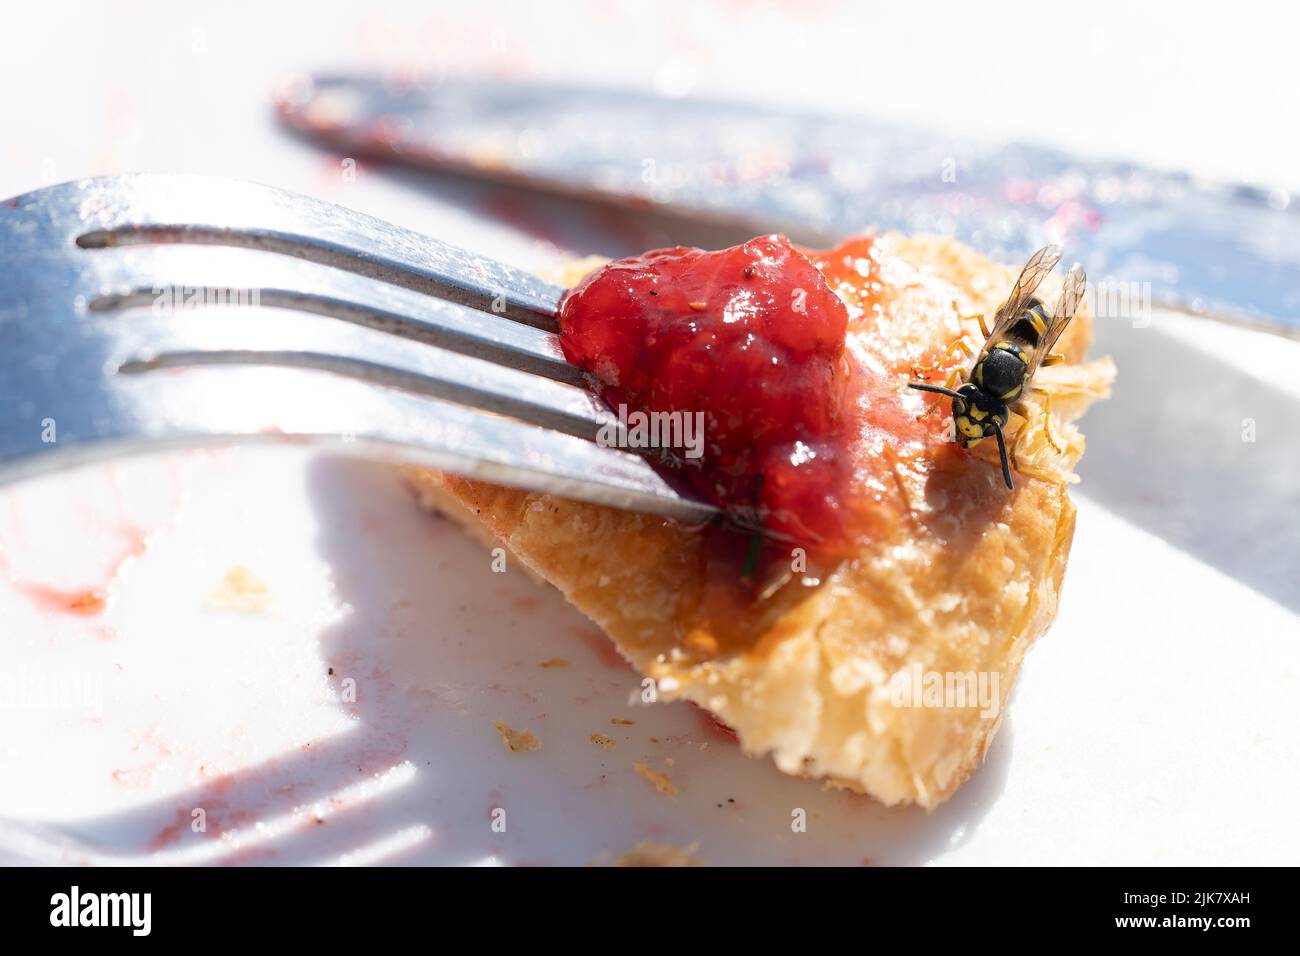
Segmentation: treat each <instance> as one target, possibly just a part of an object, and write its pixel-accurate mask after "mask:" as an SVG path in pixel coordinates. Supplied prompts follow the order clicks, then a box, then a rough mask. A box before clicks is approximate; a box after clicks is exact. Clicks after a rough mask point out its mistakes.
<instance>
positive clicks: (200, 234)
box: [0, 174, 718, 521]
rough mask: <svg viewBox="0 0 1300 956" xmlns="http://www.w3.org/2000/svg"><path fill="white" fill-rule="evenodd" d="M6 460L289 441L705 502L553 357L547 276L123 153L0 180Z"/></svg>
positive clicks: (285, 195)
mask: <svg viewBox="0 0 1300 956" xmlns="http://www.w3.org/2000/svg"><path fill="white" fill-rule="evenodd" d="M0 264H3V267H4V273H3V274H0V403H2V404H0V407H2V408H3V412H2V413H0V415H2V417H0V481H12V480H16V479H19V478H23V477H26V476H29V475H34V474H39V473H41V472H43V471H48V470H51V469H55V468H61V467H66V466H71V465H74V464H78V463H82V462H87V461H95V460H103V459H106V458H111V457H115V456H118V455H123V454H129V453H135V452H142V451H148V450H155V449H159V448H167V447H190V446H198V445H212V444H219V443H226V442H231V441H272V440H273V441H297V442H302V443H308V444H311V445H320V446H324V447H328V448H333V449H336V450H337V449H343V450H353V451H356V452H358V453H364V454H370V455H377V456H381V457H387V458H391V459H394V460H399V459H400V460H405V461H410V462H412V463H416V464H422V465H427V466H430V467H433V468H438V469H441V470H444V471H450V472H455V473H457V474H461V475H465V476H468V477H471V478H477V479H482V480H485V481H490V482H494V483H497V484H503V485H511V486H514V487H518V488H524V489H530V490H535V491H545V492H551V493H554V494H557V495H561V496H564V497H568V498H574V499H578V500H582V501H589V502H595V503H598V504H604V505H610V506H613V507H616V508H622V509H627V510H632V511H640V512H645V513H649V514H655V515H661V516H664V517H669V518H674V519H678V520H682V521H704V520H708V519H711V518H712V517H714V516H715V515H716V514H717V513H718V511H717V509H716V508H714V507H713V506H712V505H710V504H708V503H706V502H703V501H701V500H699V499H698V498H696V497H695V496H693V495H691V494H689V493H687V492H684V491H683V490H682V489H680V488H678V487H677V485H678V484H679V483H678V482H677V481H676V480H675V479H674V478H673V477H672V476H668V477H665V476H664V475H661V474H660V473H659V472H658V471H656V470H655V469H654V468H653V467H652V466H651V465H650V464H649V462H648V461H647V460H646V459H645V458H643V457H641V456H639V455H636V454H633V453H630V452H628V451H625V450H621V449H619V448H615V447H607V446H606V445H604V444H600V443H598V442H597V440H596V439H597V437H598V434H599V432H600V430H601V428H602V427H605V426H610V427H612V429H613V433H614V434H618V433H619V428H620V423H619V422H618V420H617V419H616V418H615V416H614V415H613V414H612V413H611V412H610V411H609V409H608V408H607V407H606V406H605V405H604V404H603V403H602V402H601V401H600V400H599V399H598V398H596V397H595V396H593V395H592V394H591V392H590V391H588V390H587V388H586V384H587V383H586V380H585V378H584V376H583V373H582V372H581V371H580V370H579V369H577V368H575V367H574V366H572V365H570V364H569V363H568V362H567V361H566V360H565V358H564V355H563V352H562V350H561V348H560V344H559V339H558V336H557V334H556V333H557V329H558V324H557V321H556V318H555V314H556V308H557V305H558V303H559V299H560V296H561V294H562V292H563V290H562V289H560V288H558V287H556V286H554V285H550V284H548V283H545V282H542V281H541V280H539V279H537V278H536V277H534V276H532V275H530V274H528V273H526V272H523V271H521V270H518V269H514V268H511V267H509V266H506V265H503V264H501V263H498V262H493V261H492V260H490V259H486V258H482V257H479V256H477V255H474V254H472V253H469V252H467V251H465V250H463V249H458V248H456V247H454V246H450V245H447V244H445V243H442V242H439V241H438V240H436V239H432V238H430V237H428V236H424V235H421V234H419V233H417V232H413V231H411V230H407V229H403V228H400V227H398V226H394V225H392V224H390V223H387V222H383V221H382V220H379V219H375V218H372V217H370V216H365V215H362V214H360V213H356V212H352V211H350V210H347V209H344V208H342V207H340V206H335V205H332V204H330V203H326V202H322V201H320V200H316V199H311V198H309V197H306V196H300V195H297V194H294V193H290V192H285V191H282V190H279V189H273V188H270V187H266V186H260V185H255V184H252V183H243V182H237V181H232V180H225V179H217V178H210V177H202V176H179V175H154V174H133V175H123V176H107V177H99V178H94V179H85V180H80V181H76V182H69V183H63V184H61V185H58V186H51V187H48V188H45V189H40V190H37V191H35V192H31V193H27V194H25V195H22V196H18V197H16V198H14V199H10V200H7V201H4V202H0Z"/></svg>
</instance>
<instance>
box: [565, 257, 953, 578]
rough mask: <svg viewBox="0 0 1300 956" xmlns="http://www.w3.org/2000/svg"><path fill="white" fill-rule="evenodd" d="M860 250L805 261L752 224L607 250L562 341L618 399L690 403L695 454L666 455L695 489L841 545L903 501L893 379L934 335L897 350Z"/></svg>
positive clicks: (902, 412) (638, 403) (912, 421)
mask: <svg viewBox="0 0 1300 956" xmlns="http://www.w3.org/2000/svg"><path fill="white" fill-rule="evenodd" d="M872 254H873V252H872V244H871V240H869V239H864V240H854V241H853V242H851V243H847V244H845V245H844V246H841V247H840V248H839V249H837V250H834V251H832V252H828V253H824V254H821V253H818V254H813V255H814V256H816V258H815V259H814V258H810V257H809V255H806V254H805V253H804V252H802V251H800V250H798V249H796V248H795V247H794V246H792V245H791V244H790V241H789V240H788V239H786V238H785V237H784V236H762V237H759V238H757V239H752V240H750V241H749V242H746V243H744V244H743V245H739V246H735V247H733V248H731V249H724V250H722V251H720V252H705V251H702V250H699V249H688V248H681V247H678V248H675V249H661V250H657V251H654V252H648V253H646V254H644V255H641V256H636V257H634V258H629V259H621V260H618V261H616V262H611V263H609V264H608V265H606V266H604V267H602V268H600V269H597V270H596V271H595V272H593V273H591V274H590V275H588V276H587V277H586V278H585V279H583V281H582V282H581V283H579V284H578V285H577V286H576V287H574V288H573V289H571V290H570V291H569V292H568V293H567V294H566V295H565V297H564V300H563V301H562V303H561V305H560V329H561V342H562V344H563V347H564V352H565V355H566V356H567V357H568V359H569V360H570V361H571V362H573V363H574V364H576V365H578V366H580V367H581V368H583V369H585V370H586V371H587V372H589V373H590V374H592V375H593V376H594V377H595V378H596V379H597V380H598V381H599V383H600V387H601V394H602V397H603V398H604V399H605V401H606V402H607V403H608V404H609V405H610V406H611V408H614V409H615V410H617V409H618V407H619V406H620V405H626V406H627V409H628V410H629V411H633V410H635V411H643V412H678V413H685V414H693V413H695V412H702V413H703V416H704V417H703V437H704V445H703V455H702V457H700V458H699V459H698V460H691V459H689V458H684V457H682V456H681V454H680V449H678V450H677V452H678V454H677V456H676V457H677V460H678V461H679V462H680V463H681V465H682V471H683V474H685V475H686V476H687V478H688V479H689V480H690V481H691V483H692V484H693V485H694V487H695V488H696V489H698V490H699V492H700V493H701V494H702V495H703V496H704V497H706V498H708V499H709V500H711V501H713V502H714V503H716V504H717V505H719V506H720V507H722V508H724V509H727V510H728V511H729V512H731V513H732V514H733V515H735V516H736V517H738V518H741V519H742V523H753V521H754V519H757V521H758V522H759V523H761V526H762V528H763V530H764V531H765V532H767V533H768V534H769V535H770V536H771V537H772V538H773V539H775V540H778V541H780V540H784V541H787V542H793V543H795V544H799V545H804V546H807V547H810V548H814V549H816V550H817V551H818V552H819V553H822V554H826V555H834V554H835V553H841V552H842V553H848V552H849V551H851V547H850V546H851V544H852V542H853V540H855V539H856V538H857V537H859V536H861V535H865V534H871V533H872V532H873V529H875V528H878V527H879V524H878V521H879V519H880V516H881V514H882V513H883V512H885V511H890V510H892V511H893V513H896V512H897V509H898V508H899V507H900V504H899V502H898V501H897V500H896V498H897V494H898V493H897V487H896V484H895V483H893V482H892V481H891V480H889V479H888V477H887V476H888V473H889V472H890V469H891V468H892V463H893V462H895V461H896V459H895V458H892V457H891V456H893V455H894V453H895V449H896V448H902V447H903V445H904V444H905V443H906V442H910V441H924V440H925V426H922V425H919V424H918V423H917V421H916V418H917V409H918V408H919V407H920V405H919V403H918V402H917V400H916V399H915V397H914V396H915V393H911V396H912V397H906V396H905V393H907V389H906V385H905V383H906V379H907V378H908V377H909V367H910V366H911V365H914V364H916V363H918V362H923V361H933V359H934V355H933V349H932V344H933V343H934V342H936V341H937V337H936V336H925V337H923V339H922V341H923V342H924V345H923V346H920V347H918V349H917V350H916V354H915V355H912V354H910V352H909V351H908V350H907V349H904V350H902V351H901V352H900V351H899V348H898V338H899V336H897V335H894V334H892V333H891V330H890V329H889V328H888V325H887V321H886V320H885V319H882V317H881V316H880V315H878V314H875V313H876V312H878V309H876V308H875V306H874V292H873V289H875V290H878V289H879V283H878V282H877V281H876V279H877V277H876V276H875V275H874V274H873V272H874V270H876V269H877V268H878V265H877V263H876V261H875V259H874V258H872ZM873 310H874V311H873ZM851 331H853V332H854V336H852V337H851V338H853V339H855V340H856V341H855V345H854V350H853V354H851V353H850V349H849V348H848V347H847V346H846V335H849V333H850V332H851ZM909 403H910V404H909ZM891 499H893V500H891ZM787 547H788V545H787Z"/></svg>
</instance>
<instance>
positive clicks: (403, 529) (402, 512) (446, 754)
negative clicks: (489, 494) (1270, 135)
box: [0, 317, 1300, 864]
mask: <svg viewBox="0 0 1300 956" xmlns="http://www.w3.org/2000/svg"><path fill="white" fill-rule="evenodd" d="M1101 332H1102V335H1101V338H1102V341H1103V347H1105V348H1108V349H1111V350H1113V351H1115V352H1117V353H1118V354H1119V358H1120V363H1121V378H1120V388H1119V389H1118V390H1117V393H1116V397H1115V399H1114V400H1113V402H1111V403H1109V404H1108V405H1105V406H1101V407H1100V408H1099V409H1097V410H1096V411H1095V412H1094V413H1093V414H1092V416H1091V421H1090V422H1089V432H1090V435H1091V441H1092V445H1093V447H1092V449H1091V450H1090V457H1089V458H1088V459H1085V462H1087V463H1088V464H1090V465H1091V469H1088V468H1085V482H1084V484H1083V485H1081V486H1080V494H1078V495H1077V500H1078V501H1079V504H1080V515H1079V527H1078V533H1077V537H1076V542H1075V549H1074V554H1073V557H1072V560H1071V566H1070V569H1069V574H1068V576H1067V584H1066V588H1065V595H1064V601H1063V605H1062V610H1061V615H1060V618H1059V620H1058V622H1057V624H1056V625H1055V627H1054V628H1053V630H1052V631H1051V632H1050V633H1049V634H1048V636H1047V637H1046V638H1045V639H1044V640H1043V641H1042V642H1041V644H1040V645H1039V646H1038V647H1036V648H1035V649H1034V650H1033V651H1032V652H1031V654H1030V656H1029V659H1028V661H1027V664H1026V667H1025V669H1024V672H1023V674H1022V677H1021V681H1020V684H1019V686H1018V688H1017V692H1016V694H1015V696H1014V698H1013V702H1012V705H1011V708H1010V713H1009V715H1008V716H1007V718H1006V719H1005V721H1004V724H1003V727H1002V730H1001V732H1000V734H999V736H998V738H997V740H996V742H995V744H994V746H993V748H992V750H991V751H990V753H989V756H988V758H987V760H986V761H985V764H984V766H983V767H982V768H981V769H980V770H979V771H978V772H977V773H976V774H975V776H974V777H973V778H972V779H971V781H970V782H969V783H967V784H966V786H965V787H963V788H962V790H961V791H960V792H959V793H958V794H957V796H956V797H955V798H954V799H953V800H952V801H951V802H949V803H948V804H946V805H945V806H943V807H942V808H940V809H939V810H938V811H936V812H935V813H933V814H930V815H926V814H925V813H923V812H921V811H918V810H915V809H901V810H888V809H885V808H883V807H881V806H879V805H877V804H876V803H874V802H872V801H871V800H869V799H867V798H864V797H860V796H854V795H849V794H846V793H842V792H828V791H825V790H823V789H822V788H821V787H820V786H819V785H818V784H816V783H813V782H809V781H804V780H796V779H792V778H789V777H785V776H783V775H781V774H780V773H778V772H777V771H776V770H775V769H774V768H773V766H772V765H771V764H770V762H769V761H767V760H752V759H749V758H746V757H744V756H743V755H742V754H741V753H740V752H739V750H738V748H737V746H736V745H735V744H734V742H732V741H731V740H730V739H729V738H728V735H727V734H726V733H724V732H722V731H721V730H720V729H719V728H718V727H717V726H716V725H715V724H714V723H713V722H712V721H711V720H710V719H709V718H707V717H706V716H705V715H704V714H703V713H702V712H700V711H699V710H697V709H696V708H694V707H692V706H690V705H687V704H667V705H665V704H656V705H652V706H643V705H637V704H634V703H633V700H634V698H635V695H636V692H637V690H638V688H639V684H638V680H637V677H636V675H635V674H634V673H633V672H632V671H631V670H630V669H628V668H627V667H626V666H625V665H624V664H623V663H622V662H621V659H620V658H619V657H618V656H617V654H616V653H615V652H614V651H613V649H612V646H611V645H609V643H608V642H607V641H606V639H605V638H604V637H603V635H601V634H600V633H599V632H598V631H597V630H596V629H595V628H594V627H593V626H592V625H591V624H589V623H588V622H586V621H585V619H584V618H583V617H581V616H580V615H579V614H578V613H577V612H576V611H574V610H573V609H572V608H570V607H568V606H567V605H566V604H565V602H564V601H563V600H562V599H561V598H560V597H559V596H558V594H557V593H556V592H554V591H553V590H551V589H549V588H547V587H545V586H542V585H539V584H535V583H533V582H532V581H531V580H530V579H529V578H528V577H526V576H525V575H524V574H523V573H522V572H521V571H519V570H518V569H514V568H507V570H506V571H505V572H504V573H496V572H494V571H493V570H492V567H491V561H490V556H489V555H488V553H487V552H486V551H485V550H484V549H483V548H482V547H481V546H479V545H478V544H476V543H474V542H472V541H471V540H470V539H468V538H467V537H466V536H465V535H464V534H463V533H462V532H461V531H460V530H459V529H458V528H456V527H455V526H453V525H452V524H450V523H448V522H446V521H444V520H441V519H436V518H433V517H431V516H429V515H426V514H424V513H422V512H421V511H419V510H418V509H417V508H416V506H415V505H414V503H413V501H412V499H411V497H410V496H409V494H408V493H407V492H406V490H405V489H404V488H403V487H402V485H401V483H400V482H399V480H398V479H397V477H396V475H395V474H394V472H393V470H392V468H391V467H390V466H387V465H383V464H379V463H373V462H365V461H359V460H350V459H343V458H332V457H322V456H318V455H314V454H311V453H309V452H307V451H306V450H304V449H298V448H282V449H265V448H261V449H253V448H247V449H227V450H222V451H215V452H191V453H180V454H175V453H173V454H168V455H165V456H157V457H152V458H145V459H138V460H133V461H127V462H120V463H117V464H114V465H111V466H98V467H93V468H86V469H82V470H79V471H75V472H69V473H66V474H61V475H58V476H54V477H52V478H47V479H44V480H41V481H34V482H28V483H26V484H22V485H19V486H14V487H11V488H8V489H4V490H3V491H0V542H2V544H3V552H2V554H0V620H3V621H4V632H3V633H4V637H3V651H4V657H3V661H2V662H0V709H2V710H3V711H4V713H3V714H2V716H3V717H4V720H5V727H6V728H7V729H6V731H5V733H4V734H3V736H2V737H0V780H3V782H4V786H3V787H0V859H3V860H5V861H8V862H13V861H18V860H33V861H41V862H73V863H88V864H95V863H107V862H131V863H136V862H139V863H180V862H195V863H198V862H203V863H276V864H291V863H331V862H332V863H348V862H353V863H356V862H394V863H445V864H556V863H559V864H583V863H587V862H591V861H596V860H605V861H608V860H611V859H612V858H613V857H614V856H616V855H617V854H618V853H620V852H622V851H625V850H628V849H630V848H632V847H633V846H634V845H635V844H636V843H638V842H639V841H641V840H643V839H649V840H653V841H655V842H658V843H663V844H671V845H676V846H687V845H689V844H692V843H698V850H697V856H698V857H699V859H701V860H702V861H704V862H706V863H717V864H723V863H729V864H735V863H795V864H861V863H904V864H911V863H926V862H957V863H984V862H1001V863H1029V862H1044V863H1190V862H1197V863H1207V864H1214V863H1257V862H1294V860H1295V859H1296V856H1297V849H1298V848H1300V837H1298V836H1297V828H1296V827H1294V826H1293V825H1292V815H1293V812H1294V796H1295V794H1296V792H1297V782H1298V781H1297V769H1296V768H1297V767H1298V766H1300V747H1298V746H1297V728H1300V693H1298V692H1300V682H1297V675H1298V674H1300V640H1297V638H1298V637H1300V632H1298V629H1297V627H1296V623H1297V622H1296V601H1297V591H1296V588H1295V586H1294V571H1295V566H1294V563H1289V564H1288V563H1287V562H1286V561H1285V560H1284V558H1285V554H1284V553H1282V554H1279V552H1278V548H1279V542H1282V543H1283V544H1285V542H1286V541H1287V540H1290V541H1292V542H1294V540H1295V539H1294V537H1292V538H1290V539H1288V538H1286V536H1285V535H1283V536H1281V537H1279V528H1281V529H1282V530H1283V531H1285V530H1286V529H1288V528H1292V529H1293V528H1294V526H1295V523H1296V517H1295V512H1294V511H1291V512H1279V510H1278V508H1279V505H1280V503H1281V504H1285V503H1286V501H1287V500H1288V499H1287V498H1286V495H1287V494H1292V495H1293V494H1294V492H1288V491H1287V490H1286V489H1288V488H1294V475H1295V474H1296V470H1297V463H1296V456H1297V452H1296V450H1295V447H1294V445H1293V443H1291V442H1289V441H1287V439H1286V436H1287V435H1288V434H1294V432H1293V431H1291V432H1289V433H1288V432H1287V431H1286V428H1287V427H1291V428H1292V429H1293V424H1292V423H1293V421H1294V418H1293V417H1290V418H1289V413H1290V412H1291V411H1292V410H1293V409H1294V406H1295V404H1296V393H1295V389H1294V386H1290V385H1285V384H1283V385H1279V384H1277V383H1279V382H1282V381H1283V380H1284V374H1283V373H1285V372H1286V371H1287V370H1288V369H1289V368H1294V367H1295V366H1294V362H1295V360H1296V359H1297V358H1298V357H1300V356H1297V355H1296V352H1300V349H1297V348H1296V347H1295V345H1294V344H1293V343H1288V342H1282V341H1279V340H1277V339H1273V338H1267V337H1260V336H1258V335H1256V334H1254V333H1246V332H1240V331H1237V330H1232V329H1227V328H1223V327H1219V326H1214V325H1210V324H1207V323H1201V322H1188V321H1185V320H1184V321H1175V320H1169V319H1165V318H1164V317H1161V320H1160V321H1159V322H1157V324H1156V326H1154V327H1153V328H1150V329H1128V328H1122V327H1119V326H1110V327H1103V328H1102V330H1101ZM1243 354H1246V355H1251V356H1254V357H1255V359H1254V361H1252V362H1251V363H1236V364H1233V363H1232V362H1224V361H1221V360H1220V359H1221V357H1222V356H1224V355H1243ZM1125 376H1127V379H1126V378H1125ZM1183 381H1187V382H1189V384H1188V387H1187V388H1186V389H1180V388H1179V383H1180V382H1183ZM1197 382H1200V383H1201V389H1202V390H1201V395H1202V398H1204V399H1205V401H1203V402H1202V403H1200V404H1197V402H1196V401H1195V398H1196V395H1197V391H1196V383H1197ZM1127 383H1131V384H1127ZM1171 389H1173V390H1174V391H1175V394H1173V395H1172V396H1169V395H1166V394H1165V393H1166V392H1168V391H1169V390H1171ZM1188 409H1196V410H1199V411H1200V413H1202V418H1201V419H1200V424H1201V426H1202V427H1201V428H1200V429H1199V431H1196V432H1195V433H1191V432H1189V430H1188V429H1189V420H1188V419H1187V418H1186V417H1185V416H1184V415H1183V414H1182V413H1183V412H1185V411H1187V410H1188ZM1249 414H1253V415H1254V416H1255V417H1257V418H1258V432H1259V434H1258V436H1257V441H1256V442H1254V443H1246V442H1243V441H1242V440H1241V433H1240V428H1241V424H1240V419H1241V418H1242V417H1245V416H1247V415H1249ZM1288 418H1289V420H1288ZM1251 527H1257V528H1258V532H1257V533H1248V534H1246V535H1245V536H1243V534H1242V529H1243V528H1246V529H1250V528H1251ZM1234 541H1235V542H1237V543H1236V544H1233V542H1234ZM1242 541H1245V542H1247V544H1249V543H1250V542H1252V541H1257V542H1258V546H1259V548H1260V552H1259V553H1257V554H1252V553H1249V552H1250V548H1249V547H1245V548H1244V549H1243V547H1242V545H1241V542H1242ZM1292 557H1294V555H1292ZM236 568H245V569H247V571H248V574H249V575H251V579H250V580H252V581H254V582H257V583H260V584H261V585H264V586H265V593H264V594H261V595H260V597H259V594H258V593H257V588H256V587H253V588H252V589H250V588H248V587H245V588H244V589H243V591H242V593H240V592H239V589H236V591H235V592H232V591H231V589H230V588H229V587H228V586H226V584H225V583H224V582H225V581H226V578H227V575H228V574H229V573H230V572H231V570H232V569H236ZM241 601H242V602H244V604H245V605H246V606H243V607H241V606H238V605H240V603H241ZM263 602H264V603H263ZM232 603H233V604H234V605H235V606H231V605H232ZM259 604H262V606H256V605H259ZM553 659H561V660H563V661H565V662H567V666H564V667H547V668H544V667H542V666H541V664H542V662H543V661H548V660H553ZM331 669H332V671H333V672H332V674H331V672H330V671H331ZM348 681H352V682H354V683H353V684H349V683H347V682H348ZM349 687H355V700H354V701H353V700H350V699H349V696H350V695H349V694H348V688H349ZM614 719H620V720H631V721H635V723H633V724H613V723H611V721H613V720H614ZM497 721H503V722H505V723H506V724H508V725H510V726H511V727H513V728H515V729H518V730H528V731H530V732H532V733H533V734H535V735H536V736H537V738H539V739H540V741H541V744H542V749H541V750H540V751H537V752H533V753H525V754H511V753H509V752H507V750H506V749H505V747H504V746H503V744H502V740H501V737H500V735H499V734H498V732H497V730H496V729H495V728H494V723H495V722H497ZM593 734H600V735H605V736H608V737H612V738H613V739H614V741H615V746H614V749H612V750H606V749H603V748H601V747H598V746H596V745H595V744H593V743H592V742H591V737H592V735H593ZM636 763H642V764H644V765H645V766H646V767H647V768H648V769H650V770H653V771H656V772H659V773H663V774H666V775H667V777H668V778H670V779H671V781H672V783H673V785H674V786H675V787H676V789H677V791H678V792H677V795H676V796H667V795H665V794H663V793H661V792H659V791H658V790H657V789H656V788H655V787H654V786H653V785H652V784H651V783H650V782H649V781H648V780H647V779H646V778H645V777H644V776H642V775H641V774H640V773H638V772H637V770H636V769H635V767H634V765H635V764H636ZM498 809H500V810H504V811H505V815H504V823H505V829H504V832H499V824H500V821H501V819H502V818H501V816H500V814H495V813H494V811H496V810H498ZM800 810H802V811H804V812H805V813H806V817H807V830H806V832H802V833H799V832H794V830H793V828H792V826H791V824H792V821H793V820H794V818H795V816H796V815H797V813H798V811H800ZM494 821H496V822H497V824H498V826H497V828H494V826H493V823H494ZM199 823H202V828H200V827H199Z"/></svg>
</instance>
